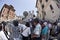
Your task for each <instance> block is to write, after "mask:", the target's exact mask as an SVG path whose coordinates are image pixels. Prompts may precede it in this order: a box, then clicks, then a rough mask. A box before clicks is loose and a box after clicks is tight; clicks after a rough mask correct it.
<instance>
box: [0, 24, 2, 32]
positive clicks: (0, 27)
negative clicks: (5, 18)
mask: <svg viewBox="0 0 60 40" xmlns="http://www.w3.org/2000/svg"><path fill="white" fill-rule="evenodd" d="M1 30H2V23H0V31H1Z"/></svg>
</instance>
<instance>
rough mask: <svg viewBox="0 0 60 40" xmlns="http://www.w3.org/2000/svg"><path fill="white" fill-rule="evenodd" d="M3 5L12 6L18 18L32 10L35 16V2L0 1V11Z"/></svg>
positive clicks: (29, 0)
mask: <svg viewBox="0 0 60 40" xmlns="http://www.w3.org/2000/svg"><path fill="white" fill-rule="evenodd" d="M4 4H8V5H13V6H14V8H15V10H16V11H15V13H16V14H17V15H18V16H19V15H20V16H21V15H23V12H24V11H32V10H34V13H35V15H36V7H35V5H36V0H0V10H1V8H2V6H3V5H4Z"/></svg>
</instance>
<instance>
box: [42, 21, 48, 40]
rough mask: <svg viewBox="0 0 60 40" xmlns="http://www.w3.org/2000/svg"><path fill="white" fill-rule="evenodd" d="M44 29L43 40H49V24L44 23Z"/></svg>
mask: <svg viewBox="0 0 60 40" xmlns="http://www.w3.org/2000/svg"><path fill="white" fill-rule="evenodd" d="M43 25H44V26H43V28H42V40H47V39H48V37H47V36H48V26H47V22H44V23H43Z"/></svg>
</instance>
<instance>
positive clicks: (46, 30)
mask: <svg viewBox="0 0 60 40" xmlns="http://www.w3.org/2000/svg"><path fill="white" fill-rule="evenodd" d="M47 33H48V26H46V27H44V28H43V29H42V35H47Z"/></svg>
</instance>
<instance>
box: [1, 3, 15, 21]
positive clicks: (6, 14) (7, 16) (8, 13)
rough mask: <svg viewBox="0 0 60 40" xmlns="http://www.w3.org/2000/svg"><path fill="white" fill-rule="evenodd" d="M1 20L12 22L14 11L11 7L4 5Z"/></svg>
mask: <svg viewBox="0 0 60 40" xmlns="http://www.w3.org/2000/svg"><path fill="white" fill-rule="evenodd" d="M0 15H1V17H0V18H1V20H3V21H5V20H12V19H14V18H15V9H14V7H13V6H12V5H7V4H4V6H3V7H2V9H1V14H0Z"/></svg>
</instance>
